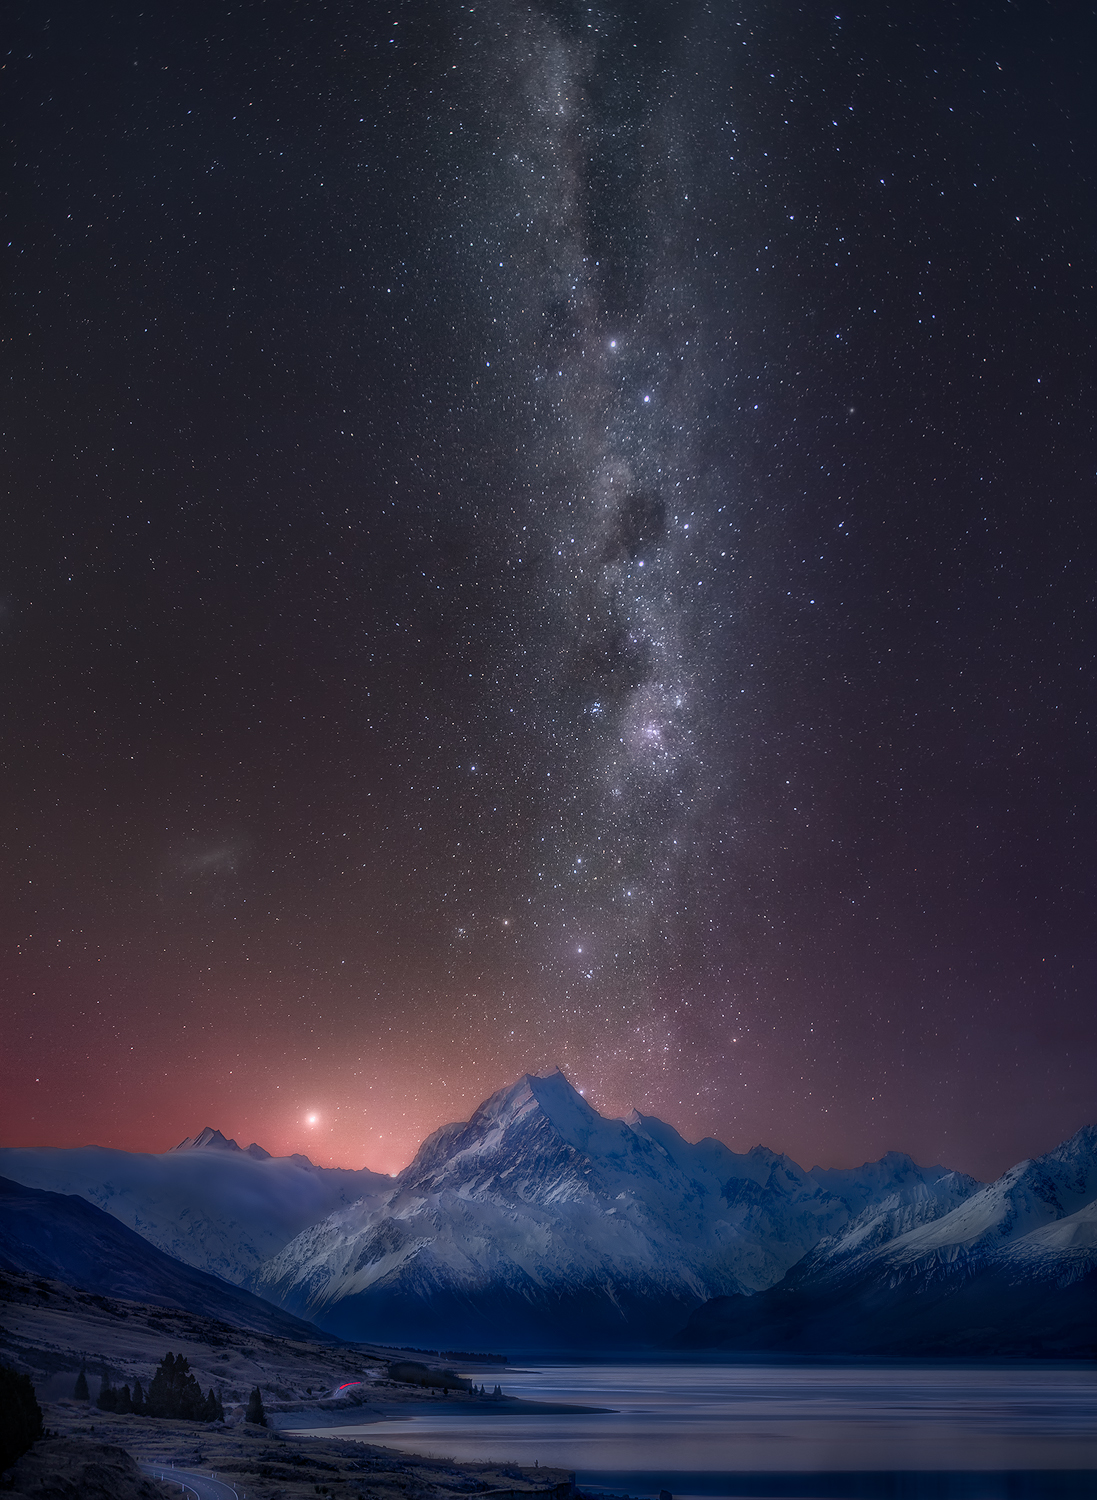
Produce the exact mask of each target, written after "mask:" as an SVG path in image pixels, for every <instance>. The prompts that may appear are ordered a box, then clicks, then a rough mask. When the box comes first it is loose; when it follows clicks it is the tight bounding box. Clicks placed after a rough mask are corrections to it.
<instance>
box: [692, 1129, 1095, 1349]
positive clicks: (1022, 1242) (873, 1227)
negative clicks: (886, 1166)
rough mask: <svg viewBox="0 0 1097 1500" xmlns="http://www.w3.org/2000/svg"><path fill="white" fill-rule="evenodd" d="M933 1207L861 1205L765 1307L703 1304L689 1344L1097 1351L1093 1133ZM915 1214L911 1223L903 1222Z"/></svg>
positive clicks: (722, 1301)
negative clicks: (862, 1209) (954, 1201)
mask: <svg viewBox="0 0 1097 1500" xmlns="http://www.w3.org/2000/svg"><path fill="white" fill-rule="evenodd" d="M937 1186H938V1194H937V1198H938V1201H937V1203H936V1205H935V1207H934V1209H933V1210H932V1211H929V1208H928V1205H924V1204H922V1205H920V1203H919V1200H920V1196H921V1190H920V1189H917V1190H915V1192H914V1193H913V1195H910V1196H909V1201H908V1202H905V1203H903V1202H897V1203H896V1204H895V1205H894V1207H893V1206H892V1205H890V1204H889V1202H888V1201H887V1200H886V1199H885V1200H881V1202H880V1203H879V1204H877V1205H876V1206H874V1207H872V1208H870V1209H867V1210H866V1211H865V1212H864V1213H863V1214H862V1215H861V1216H860V1217H859V1218H858V1219H857V1220H855V1221H853V1222H852V1223H851V1224H850V1225H848V1226H847V1227H846V1228H845V1229H844V1230H843V1231H842V1233H841V1234H839V1235H836V1236H833V1237H831V1238H830V1239H827V1240H823V1241H821V1242H820V1244H818V1245H817V1246H816V1247H815V1248H814V1249H813V1250H812V1251H810V1252H809V1253H808V1254H807V1255H806V1256H805V1257H804V1259H803V1260H802V1261H801V1262H800V1263H799V1264H798V1265H796V1266H794V1267H793V1268H792V1270H791V1271H790V1272H789V1274H788V1275H787V1276H786V1277H785V1278H784V1279H783V1280H782V1281H781V1282H779V1283H778V1284H776V1285H775V1286H773V1287H771V1288H770V1289H769V1290H767V1291H765V1292H763V1293H762V1294H760V1295H759V1296H757V1297H752V1298H744V1297H741V1296H734V1295H733V1296H730V1297H721V1298H718V1299H716V1300H715V1301H713V1302H711V1303H709V1304H707V1305H706V1306H704V1307H702V1308H699V1309H698V1310H697V1311H696V1312H695V1313H694V1314H693V1316H692V1317H691V1319H690V1321H689V1324H688V1326H687V1328H686V1330H685V1332H684V1334H683V1335H682V1337H681V1340H680V1342H681V1343H683V1344H684V1345H686V1346H689V1347H704V1346H721V1347H728V1348H735V1349H793V1348H795V1349H826V1350H844V1351H849V1352H859V1353H930V1352H937V1351H952V1352H965V1353H1014V1354H1017V1353H1024V1354H1049V1353H1050V1354H1054V1353H1066V1354H1078V1353H1087V1354H1093V1353H1097V1126H1087V1127H1085V1128H1084V1129H1082V1130H1080V1131H1079V1132H1078V1133H1077V1134H1076V1135H1074V1136H1072V1137H1071V1138H1070V1140H1068V1141H1064V1142H1063V1144H1062V1145H1061V1146H1058V1147H1056V1149H1055V1150H1054V1151H1050V1152H1048V1153H1047V1155H1046V1156H1041V1157H1037V1158H1036V1159H1035V1160H1029V1161H1023V1162H1020V1163H1019V1164H1018V1165H1017V1166H1015V1167H1011V1168H1010V1170H1009V1171H1008V1172H1006V1173H1005V1174H1004V1175H1003V1176H1002V1177H1000V1178H998V1179H997V1181H995V1182H992V1183H988V1184H987V1185H986V1186H985V1187H981V1188H979V1189H978V1191H975V1192H971V1191H970V1190H969V1191H966V1192H964V1191H963V1189H962V1188H961V1190H960V1191H961V1192H962V1198H961V1201H959V1202H958V1203H957V1204H956V1206H948V1207H946V1206H947V1197H948V1194H947V1184H946V1183H945V1182H942V1183H941V1184H938V1185H937ZM908 1218H911V1222H908Z"/></svg>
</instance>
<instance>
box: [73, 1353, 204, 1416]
mask: <svg viewBox="0 0 1097 1500" xmlns="http://www.w3.org/2000/svg"><path fill="white" fill-rule="evenodd" d="M73 1394H74V1396H76V1398H77V1399H78V1400H81V1399H84V1400H86V1399H87V1396H88V1381H87V1374H86V1372H85V1371H84V1370H81V1371H80V1374H79V1376H78V1377H77V1381H76V1388H75V1390H74V1392H73ZM95 1404H96V1406H98V1408H99V1410H100V1411H113V1412H118V1413H119V1414H121V1415H125V1414H126V1413H128V1412H132V1413H133V1414H134V1415H136V1416H139V1417H174V1418H177V1419H179V1418H181V1419H182V1420H183V1421H186V1422H223V1421H224V1420H225V1408H224V1406H223V1405H222V1403H221V1393H220V1391H215V1390H214V1389H213V1387H212V1386H210V1388H209V1392H208V1393H207V1394H206V1395H205V1396H203V1395H202V1387H201V1386H200V1385H199V1384H198V1381H197V1380H196V1379H195V1377H194V1376H193V1375H192V1374H191V1369H190V1363H189V1361H188V1360H187V1358H186V1356H185V1355H182V1354H180V1355H174V1354H172V1353H171V1351H170V1350H169V1351H168V1353H167V1354H165V1355H164V1357H163V1359H162V1360H161V1361H160V1363H159V1365H158V1366H157V1369H156V1374H155V1375H154V1376H153V1377H152V1380H151V1381H150V1383H149V1388H148V1391H147V1393H146V1392H145V1391H143V1390H142V1389H141V1382H140V1380H135V1381H134V1382H133V1389H132V1390H130V1388H129V1386H128V1385H123V1386H121V1387H119V1388H116V1387H114V1386H113V1385H111V1381H110V1376H109V1375H106V1374H105V1375H104V1376H103V1379H102V1383H101V1384H100V1387H99V1396H98V1398H97V1400H96V1403H95Z"/></svg>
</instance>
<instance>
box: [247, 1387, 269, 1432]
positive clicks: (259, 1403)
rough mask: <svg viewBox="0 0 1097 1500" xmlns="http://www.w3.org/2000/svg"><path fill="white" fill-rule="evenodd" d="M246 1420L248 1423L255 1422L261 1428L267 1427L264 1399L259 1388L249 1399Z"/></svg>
mask: <svg viewBox="0 0 1097 1500" xmlns="http://www.w3.org/2000/svg"><path fill="white" fill-rule="evenodd" d="M244 1420H245V1421H246V1422H255V1423H257V1424H258V1426H260V1427H265V1426H266V1425H267V1414H266V1412H265V1411H264V1410H263V1397H262V1394H261V1392H260V1390H259V1387H258V1386H256V1387H255V1389H254V1390H253V1391H252V1393H251V1395H250V1396H249V1397H248V1409H247V1413H246V1415H245V1418H244Z"/></svg>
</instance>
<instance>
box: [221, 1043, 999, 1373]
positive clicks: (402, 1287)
mask: <svg viewBox="0 0 1097 1500" xmlns="http://www.w3.org/2000/svg"><path fill="white" fill-rule="evenodd" d="M946 1176H947V1177H948V1178H949V1180H950V1183H951V1186H950V1187H949V1188H948V1189H942V1190H940V1191H943V1192H946V1193H947V1194H951V1195H952V1197H951V1199H950V1206H951V1204H952V1203H954V1202H957V1201H959V1198H960V1196H961V1194H962V1193H963V1192H964V1191H965V1190H966V1191H971V1190H972V1189H973V1188H975V1187H976V1186H978V1185H977V1184H975V1183H974V1182H972V1181H971V1180H970V1179H960V1178H958V1177H955V1175H954V1174H947V1173H946V1171H945V1169H944V1168H943V1167H933V1168H929V1169H926V1168H922V1167H918V1166H916V1165H915V1164H914V1163H913V1162H912V1161H911V1160H910V1158H909V1157H906V1156H901V1155H891V1156H888V1157H885V1158H884V1160H883V1161H881V1162H874V1163H870V1164H868V1165H867V1166H866V1167H864V1168H862V1169H860V1170H855V1171H850V1172H832V1173H828V1172H823V1171H820V1170H818V1169H816V1170H815V1171H813V1172H806V1171H804V1170H803V1168H801V1167H798V1166H797V1165H796V1163H795V1162H792V1161H790V1160H789V1158H788V1157H786V1156H780V1155H778V1154H776V1153H775V1152H772V1151H769V1150H766V1149H765V1148H764V1147H761V1146H759V1147H756V1148H755V1149H754V1150H753V1151H748V1152H746V1153H742V1154H740V1153H737V1152H735V1151H731V1150H730V1149H729V1148H728V1147H727V1146H724V1145H722V1144H721V1143H720V1142H719V1141H716V1140H711V1139H710V1140H703V1141H700V1142H699V1143H697V1144H696V1145H691V1144H689V1143H688V1142H687V1141H685V1140H683V1138H682V1137H681V1136H680V1135H679V1134H678V1132H677V1131H676V1130H674V1129H673V1128H672V1127H671V1126H669V1125H666V1124H664V1123H663V1122H662V1121H660V1120H656V1119H653V1118H651V1117H649V1116H645V1115H640V1114H637V1113H634V1114H632V1115H631V1116H630V1117H629V1118H628V1119H627V1120H607V1119H604V1118H603V1117H602V1116H601V1115H600V1114H598V1113H597V1111H596V1110H594V1109H592V1108H591V1107H590V1105H589V1104H587V1103H586V1101H585V1100H584V1099H583V1098H582V1097H581V1096H580V1095H579V1094H578V1093H577V1092H576V1091H575V1090H574V1089H573V1088H572V1087H571V1085H570V1084H569V1083H568V1081H567V1079H566V1078H565V1077H564V1075H563V1074H562V1073H559V1072H556V1073H553V1074H551V1075H549V1076H548V1077H546V1078H535V1077H532V1076H529V1075H527V1076H526V1077H524V1078H521V1079H519V1081H518V1082H517V1083H516V1084H514V1085H513V1086H512V1087H511V1088H508V1089H503V1090H501V1091H500V1092H499V1093H497V1094H494V1095H493V1096H492V1097H491V1098H490V1099H488V1100H487V1101H486V1102H485V1103H484V1104H482V1105H481V1106H480V1108H479V1109H478V1110H477V1111H476V1113H475V1114H474V1115H473V1117H472V1119H471V1120H469V1121H467V1122H464V1123H460V1124H455V1125H447V1126H444V1127H443V1128H442V1129H441V1130H438V1131H436V1132H435V1133H434V1134H433V1135H432V1136H430V1137H429V1138H428V1139H427V1140H426V1141H425V1142H424V1143H423V1145H422V1146H421V1147H420V1149H419V1152H418V1154H417V1155H416V1157H415V1159H414V1161H413V1162H412V1163H411V1164H410V1165H409V1166H408V1167H407V1168H405V1170H404V1171H403V1172H401V1173H400V1174H399V1176H398V1177H397V1178H396V1180H395V1182H394V1183H391V1184H390V1185H389V1189H390V1190H389V1192H388V1193H387V1194H386V1195H385V1196H384V1197H383V1198H381V1199H379V1200H376V1199H375V1200H372V1201H366V1202H362V1203H358V1204H355V1205H353V1206H352V1207H349V1208H345V1209H340V1210H337V1211H336V1212H335V1213H333V1214H332V1215H331V1216H330V1217H329V1218H327V1219H326V1220H325V1221H324V1222H323V1223H318V1224H316V1225H314V1226H313V1227H311V1228H309V1229H306V1230H304V1231H303V1232H302V1233H301V1234H299V1235H298V1236H297V1237H296V1239H294V1240H293V1241H291V1243H290V1244H288V1245H287V1246H286V1247H285V1248H284V1249H283V1250H282V1251H281V1252H280V1253H279V1254H277V1255H275V1256H274V1257H273V1258H272V1259H271V1260H270V1261H268V1262H267V1263H266V1264H265V1265H264V1266H262V1267H261V1268H260V1270H259V1271H258V1272H257V1273H256V1274H255V1275H253V1276H252V1277H251V1278H250V1279H249V1281H248V1285H249V1286H251V1287H252V1289H253V1290H255V1291H257V1292H259V1293H260V1294H261V1295H263V1296H265V1297H268V1298H270V1299H271V1300H272V1301H277V1302H279V1303H281V1304H282V1305H283V1306H285V1307H286V1308H288V1309H290V1310H291V1311H293V1312H295V1313H297V1314H298V1316H302V1317H307V1318H310V1319H312V1320H314V1321H315V1322H317V1323H318V1324H319V1325H320V1326H321V1327H322V1328H326V1329H328V1330H330V1331H331V1332H333V1333H339V1334H340V1335H342V1336H343V1337H348V1338H365V1337H369V1338H371V1339H380V1340H386V1339H397V1340H413V1341H427V1340H428V1339H429V1341H430V1342H431V1343H434V1344H437V1343H438V1342H439V1341H441V1342H442V1343H454V1344H456V1343H461V1344H465V1345H466V1346H467V1345H468V1344H469V1343H470V1342H471V1343H480V1344H483V1343H485V1342H490V1343H491V1344H492V1345H493V1346H496V1347H497V1346H499V1345H500V1344H502V1345H505V1346H508V1347H511V1348H520V1347H527V1348H529V1347H540V1348H548V1347H576V1346H578V1345H588V1346H590V1345H607V1344H611V1343H621V1342H634V1343H635V1342H649V1341H651V1340H652V1339H655V1338H658V1337H660V1336H664V1335H666V1334H669V1333H670V1332H671V1331H672V1330H673V1329H674V1328H675V1327H676V1326H680V1325H681V1323H682V1322H683V1321H684V1318H685V1316H686V1314H687V1313H688V1312H689V1310H690V1309H691V1308H693V1307H696V1306H697V1305H698V1304H699V1303H701V1302H703V1301H704V1300H705V1299H706V1298H709V1297H712V1296H714V1295H719V1294H721V1293H728V1292H753V1291H756V1290H758V1289H760V1288H763V1287H767V1286H770V1285H772V1284H773V1283H774V1282H775V1281H777V1280H778V1279H779V1278H780V1277H781V1276H782V1275H783V1274H784V1273H785V1271H787V1270H788V1268H789V1267H790V1266H792V1265H793V1264H794V1263H795V1262H796V1261H798V1260H799V1259H800V1258H801V1257H802V1256H803V1255H804V1253H805V1252H806V1251H808V1250H809V1249H811V1248H812V1246H814V1245H815V1244H817V1243H818V1241H819V1240H820V1239H821V1238H822V1237H824V1236H826V1235H833V1234H835V1233H836V1232H838V1231H840V1230H841V1229H842V1228H843V1227H845V1226H846V1225H847V1224H848V1223H849V1222H850V1220H851V1219H852V1218H853V1217H854V1216H855V1215H856V1214H859V1213H862V1212H863V1211H864V1210H865V1208H866V1205H870V1204H874V1203H876V1202H878V1201H880V1200H881V1199H883V1198H885V1197H887V1196H888V1195H889V1194H890V1195H894V1194H896V1193H898V1192H901V1191H904V1190H907V1189H910V1188H912V1187H923V1188H925V1189H926V1190H927V1192H931V1193H932V1192H934V1191H939V1190H938V1189H937V1188H936V1186H935V1185H936V1184H938V1183H939V1182H940V1181H941V1180H942V1179H943V1178H945V1177H946ZM965 1184H966V1188H965Z"/></svg>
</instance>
